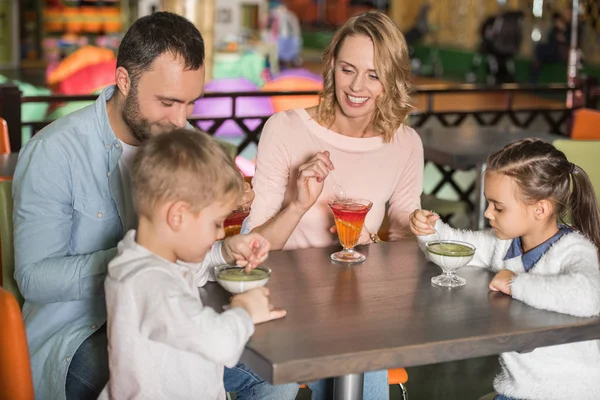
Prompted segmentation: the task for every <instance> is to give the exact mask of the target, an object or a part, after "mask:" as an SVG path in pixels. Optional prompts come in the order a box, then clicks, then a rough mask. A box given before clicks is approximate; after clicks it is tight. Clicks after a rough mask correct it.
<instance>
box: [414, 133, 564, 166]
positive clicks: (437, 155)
mask: <svg viewBox="0 0 600 400" xmlns="http://www.w3.org/2000/svg"><path fill="white" fill-rule="evenodd" d="M418 132H419V135H420V136H421V140H422V141H423V148H424V153H425V154H424V155H425V159H426V160H428V161H431V162H433V163H435V164H438V165H445V166H449V167H452V168H454V169H462V170H465V169H471V168H473V167H475V166H477V165H480V164H482V163H484V162H485V161H486V160H487V157H488V155H489V154H490V153H492V152H494V151H496V150H500V149H501V148H503V147H504V146H506V145H507V144H509V143H510V142H513V141H515V140H519V139H524V138H528V137H536V138H538V139H542V140H545V141H547V142H550V143H552V142H553V141H554V140H556V139H561V138H562V139H564V137H562V136H558V135H554V134H551V133H543V132H539V131H531V130H522V129H519V128H515V127H511V128H502V127H481V126H470V125H463V126H461V127H459V128H438V129H433V128H422V129H418Z"/></svg>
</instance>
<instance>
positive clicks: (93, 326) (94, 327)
mask: <svg viewBox="0 0 600 400" xmlns="http://www.w3.org/2000/svg"><path fill="white" fill-rule="evenodd" d="M97 327H98V326H97V325H96V324H94V325H92V326H90V328H92V329H94V330H95V329H96V328H97Z"/></svg>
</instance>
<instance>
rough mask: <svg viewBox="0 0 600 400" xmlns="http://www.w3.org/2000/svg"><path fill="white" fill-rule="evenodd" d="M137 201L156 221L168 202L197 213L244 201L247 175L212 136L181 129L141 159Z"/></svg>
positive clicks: (154, 143) (136, 168) (151, 143)
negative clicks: (244, 176)
mask: <svg viewBox="0 0 600 400" xmlns="http://www.w3.org/2000/svg"><path fill="white" fill-rule="evenodd" d="M131 180H132V190H133V203H134V206H135V208H136V210H137V212H138V214H139V215H140V216H145V217H151V216H152V214H153V212H154V210H155V208H156V207H157V206H158V205H160V204H162V203H164V202H166V201H178V200H181V201H185V202H187V203H188V204H190V206H191V209H192V211H193V212H200V210H202V209H203V208H205V207H207V206H208V205H210V204H212V203H215V202H218V201H227V200H231V201H233V200H235V201H236V202H237V200H239V198H240V197H241V195H242V193H243V190H244V182H243V179H242V176H241V174H240V172H239V170H238V169H237V167H236V166H235V163H234V162H233V160H232V159H231V157H229V156H228V155H227V154H226V153H225V151H224V149H223V148H222V147H221V146H220V145H219V144H218V143H217V142H215V141H214V140H213V139H212V138H211V137H210V136H209V135H208V134H206V133H204V132H201V131H197V130H190V129H176V130H174V131H172V132H170V133H164V134H161V135H158V136H155V137H152V138H151V139H150V140H148V142H147V143H146V144H145V145H144V146H143V147H142V148H141V149H140V151H139V153H138V154H137V155H136V157H135V160H134V163H133V169H132V172H131Z"/></svg>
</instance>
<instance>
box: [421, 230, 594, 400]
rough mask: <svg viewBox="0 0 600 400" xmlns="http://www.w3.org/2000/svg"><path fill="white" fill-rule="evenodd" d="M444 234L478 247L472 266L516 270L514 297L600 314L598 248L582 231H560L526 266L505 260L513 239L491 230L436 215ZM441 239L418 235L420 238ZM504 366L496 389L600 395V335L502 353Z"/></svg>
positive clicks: (518, 394) (563, 399)
mask: <svg viewBox="0 0 600 400" xmlns="http://www.w3.org/2000/svg"><path fill="white" fill-rule="evenodd" d="M436 230H437V231H438V232H439V235H440V237H442V238H444V239H452V240H460V241H464V242H468V243H471V244H473V245H474V246H475V247H476V249H477V250H476V251H475V256H474V258H473V260H472V261H471V262H470V263H469V266H476V267H482V268H486V269H488V270H490V271H493V272H498V271H500V270H510V271H512V272H514V273H515V274H516V276H515V278H514V280H513V282H512V284H511V286H510V288H511V292H512V297H513V298H515V299H517V300H520V301H522V302H524V303H526V304H528V305H530V306H532V307H536V308H540V309H545V310H550V311H555V312H559V313H564V314H570V315H574V316H579V317H590V316H596V315H598V314H600V269H599V265H598V250H597V249H596V247H595V246H594V245H593V244H592V243H591V242H590V241H589V240H588V239H587V238H586V237H584V236H583V235H581V234H580V233H578V232H571V233H568V234H566V235H564V236H562V237H561V238H560V239H559V240H558V241H557V242H555V243H554V244H553V245H552V246H551V247H550V248H549V249H548V251H547V252H546V253H545V254H544V255H543V256H542V257H541V259H540V260H539V261H538V262H537V263H536V264H535V266H534V267H533V268H532V269H530V270H529V272H525V268H524V267H523V262H522V260H521V257H514V258H511V259H509V260H504V257H505V256H506V252H507V251H508V249H509V247H510V245H511V243H512V240H500V239H498V238H496V236H495V234H494V232H493V231H492V230H486V231H478V232H473V231H459V230H456V229H453V228H451V227H450V226H448V225H446V224H444V223H442V222H441V221H438V222H437V223H436ZM436 239H438V236H437V235H435V234H434V235H429V236H420V237H419V243H420V245H421V246H422V248H424V245H425V243H427V242H429V241H431V240H436ZM500 365H501V367H502V372H501V373H500V374H499V375H498V376H496V378H495V379H494V388H495V390H496V391H497V392H498V393H501V394H503V395H505V396H509V397H512V398H515V399H528V400H536V399H540V400H552V399H557V400H558V399H560V400H567V399H568V400H571V399H572V400H575V399H577V400H586V399H589V400H598V399H600V340H590V341H587V342H578V343H570V344H563V345H557V346H549V347H542V348H537V349H535V350H534V351H532V352H530V353H524V354H519V353H516V352H510V353H503V354H501V355H500Z"/></svg>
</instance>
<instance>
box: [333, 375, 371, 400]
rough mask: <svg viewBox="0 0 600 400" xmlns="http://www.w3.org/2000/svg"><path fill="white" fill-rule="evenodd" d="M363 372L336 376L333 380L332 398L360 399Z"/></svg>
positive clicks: (361, 396) (339, 399)
mask: <svg viewBox="0 0 600 400" xmlns="http://www.w3.org/2000/svg"><path fill="white" fill-rule="evenodd" d="M364 378H365V374H349V375H343V376H338V377H337V378H335V379H334V381H333V398H334V399H335V400H362V398H363V381H364Z"/></svg>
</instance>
